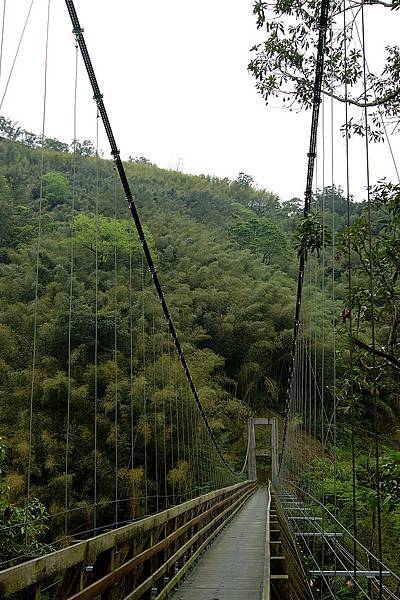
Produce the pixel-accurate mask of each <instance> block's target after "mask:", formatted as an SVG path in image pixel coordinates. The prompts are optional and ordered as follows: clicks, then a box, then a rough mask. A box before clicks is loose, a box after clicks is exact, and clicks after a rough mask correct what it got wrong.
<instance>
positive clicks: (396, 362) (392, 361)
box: [351, 337, 400, 371]
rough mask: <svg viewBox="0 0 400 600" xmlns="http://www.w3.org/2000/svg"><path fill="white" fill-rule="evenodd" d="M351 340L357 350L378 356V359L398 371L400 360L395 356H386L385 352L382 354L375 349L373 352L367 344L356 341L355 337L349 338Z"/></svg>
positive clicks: (381, 351)
mask: <svg viewBox="0 0 400 600" xmlns="http://www.w3.org/2000/svg"><path fill="white" fill-rule="evenodd" d="M351 340H352V342H353V343H354V345H355V346H358V347H359V348H362V349H363V350H366V351H367V352H369V354H375V355H376V356H379V357H380V358H384V359H385V360H386V361H387V362H389V363H390V364H391V365H392V366H393V367H395V368H396V369H398V370H399V371H400V360H398V359H397V358H396V357H395V356H392V355H391V354H387V353H386V352H383V350H377V349H376V348H375V350H374V349H373V348H371V346H368V344H365V343H364V342H362V341H361V340H358V339H357V338H355V337H351Z"/></svg>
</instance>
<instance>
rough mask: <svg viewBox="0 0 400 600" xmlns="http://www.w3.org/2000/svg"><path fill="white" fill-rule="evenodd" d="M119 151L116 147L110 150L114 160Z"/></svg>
mask: <svg viewBox="0 0 400 600" xmlns="http://www.w3.org/2000/svg"><path fill="white" fill-rule="evenodd" d="M120 154H121V153H120V151H119V150H118V148H115V150H111V155H112V156H113V157H114V160H116V159H117V158H118V157H119V155H120Z"/></svg>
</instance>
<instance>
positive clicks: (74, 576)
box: [0, 0, 400, 600]
mask: <svg viewBox="0 0 400 600" xmlns="http://www.w3.org/2000/svg"><path fill="white" fill-rule="evenodd" d="M32 4H33V3H32ZM65 5H66V8H67V14H68V15H69V17H70V20H71V23H72V28H73V35H74V39H75V44H76V46H75V47H76V55H75V56H76V68H75V72H76V73H77V71H78V61H79V60H82V61H83V64H84V67H85V70H86V73H87V76H88V78H89V82H90V85H91V89H92V92H93V98H94V101H95V103H96V110H97V119H96V124H97V140H96V153H95V158H94V160H95V161H96V165H97V178H98V177H99V168H98V165H99V161H100V158H99V122H100V121H101V122H102V124H103V126H104V131H105V134H106V137H107V140H108V142H109V145H110V149H111V154H112V157H113V164H114V169H115V171H114V173H113V174H112V175H111V177H110V178H111V180H112V193H111V196H113V198H114V206H113V207H112V209H113V210H114V214H115V215H118V214H120V211H121V209H120V208H119V207H118V204H117V198H118V194H119V189H120V188H119V187H118V185H119V184H120V185H121V186H122V189H123V192H124V196H125V198H126V202H127V208H128V211H130V214H131V217H132V228H131V230H130V232H129V233H133V232H134V231H133V230H134V229H135V230H136V234H137V236H138V239H139V242H140V248H141V251H142V252H141V259H140V263H139V266H138V265H137V264H136V263H135V260H134V254H133V249H131V250H130V255H129V261H128V263H127V264H126V265H124V272H123V274H122V275H121V273H120V274H119V275H118V270H117V245H116V244H115V250H114V260H115V273H116V275H115V276H116V281H115V290H116V291H115V301H116V303H117V301H118V299H117V294H118V289H117V288H118V286H117V283H118V281H117V278H118V276H120V277H122V276H124V277H125V278H126V279H127V280H128V286H129V298H128V302H127V311H126V315H125V317H126V319H127V321H128V325H129V327H128V329H129V336H128V339H121V338H120V337H119V335H118V326H119V321H118V319H117V317H115V318H114V321H113V322H112V324H111V330H112V331H111V334H110V335H109V338H110V339H111V344H112V345H113V350H112V360H111V361H110V362H109V365H108V368H109V370H110V372H111V378H112V379H113V387H112V389H111V393H110V395H111V397H110V398H109V405H110V407H111V408H109V409H108V410H109V412H111V413H112V414H113V419H114V430H113V436H112V439H111V442H110V440H108V443H109V446H108V447H112V448H113V451H114V455H113V458H114V463H115V474H114V476H115V477H114V480H113V481H112V482H111V483H110V482H108V481H107V482H106V481H105V476H104V473H102V463H101V448H102V440H101V435H102V425H101V411H100V404H99V394H100V388H101V386H102V385H103V383H102V377H103V375H102V373H101V371H100V367H101V365H100V361H99V358H100V352H101V351H100V350H99V348H100V345H101V344H105V341H104V339H103V340H100V333H99V332H100V319H101V315H100V312H99V306H100V303H101V297H100V296H101V291H100V281H99V271H100V261H101V260H102V258H101V249H100V247H99V225H98V222H97V225H96V227H95V229H94V231H93V232H92V233H93V235H94V239H92V240H91V242H92V248H91V250H92V251H93V252H94V254H95V269H94V280H93V283H94V295H93V298H94V302H93V307H92V312H91V316H92V317H93V315H94V323H93V319H92V324H93V328H94V340H93V370H92V371H91V375H92V380H93V381H92V384H91V385H92V386H93V403H92V405H91V410H92V413H93V414H92V417H93V444H94V447H93V453H92V455H91V456H92V458H93V465H92V470H93V489H92V490H90V494H89V493H88V490H87V489H85V486H84V485H83V486H82V484H81V486H80V487H79V488H78V487H77V486H76V483H75V481H74V477H73V474H74V473H75V474H76V473H78V472H82V473H83V475H82V477H81V479H82V480H83V481H85V477H84V472H85V468H86V465H83V466H82V467H81V466H80V465H77V464H76V463H75V460H74V455H73V450H72V447H73V441H72V438H73V436H76V433H74V431H73V426H74V427H76V426H77V422H78V421H79V415H77V414H74V390H73V381H74V378H75V379H76V370H77V368H78V367H77V361H76V360H75V361H74V360H73V347H74V341H73V337H74V335H76V332H74V331H73V325H72V322H73V311H74V298H75V295H76V294H77V293H78V290H77V289H75V287H76V279H75V273H74V268H75V255H74V225H73V219H74V217H75V216H76V208H75V205H74V201H75V197H76V180H77V176H78V173H77V170H78V168H79V167H78V165H77V162H76V161H75V160H74V156H75V154H76V147H75V146H76V139H77V132H76V113H77V75H76V79H75V105H74V111H75V112H74V114H75V131H74V148H73V151H72V182H73V192H72V208H71V223H72V224H71V226H70V239H69V241H70V246H69V247H70V274H69V275H70V277H69V284H68V287H69V291H68V294H69V295H68V319H67V322H68V324H67V327H66V336H67V341H68V344H67V345H68V361H67V384H68V385H67V412H66V433H65V444H64V445H63V452H64V456H63V459H64V463H65V468H64V477H63V480H62V482H61V486H62V490H63V496H64V506H62V507H58V509H57V510H53V511H52V512H51V513H50V514H49V515H47V514H46V515H44V516H43V518H42V520H43V523H46V526H48V527H49V531H50V534H54V539H47V542H46V544H43V545H42V546H40V547H39V546H37V547H36V548H33V549H32V548H31V547H30V546H29V544H28V537H29V536H30V535H31V532H30V530H29V522H30V521H29V518H30V515H28V513H27V514H26V515H25V521H24V523H23V525H22V527H24V526H25V529H24V535H26V542H27V545H26V547H27V551H26V553H25V554H24V555H18V556H15V557H12V558H10V559H7V560H6V561H4V562H3V563H2V564H1V569H2V570H1V571H0V595H1V598H13V599H22V598H23V599H27V600H28V599H30V598H32V599H35V600H39V599H46V600H47V599H51V598H55V599H64V598H65V599H67V598H69V599H70V600H72V599H74V600H78V599H79V600H89V599H98V598H102V599H105V598H110V599H111V598H115V599H116V598H121V599H122V598H124V599H126V600H127V599H136V598H157V599H159V600H161V599H162V598H167V597H168V598H171V597H173V598H177V599H179V600H186V599H187V600H225V599H227V598H233V599H234V598H237V599H238V600H239V599H242V600H246V599H249V600H250V599H252V600H254V599H256V598H260V599H261V598H262V599H263V600H270V599H289V598H293V599H299V600H301V599H303V600H307V599H310V600H311V599H313V598H315V599H316V598H320V599H322V598H330V597H332V598H337V597H340V598H342V597H343V598H345V597H346V598H351V597H354V598H378V599H380V600H382V599H389V598H393V599H395V598H400V592H399V590H400V577H399V576H398V575H397V574H396V573H394V572H393V570H392V569H391V568H390V567H389V566H387V565H386V563H385V561H384V558H383V551H382V539H381V528H382V526H383V523H382V520H383V514H382V507H381V498H380V481H379V448H378V446H377V444H378V435H377V432H373V439H374V441H375V443H376V457H377V477H378V481H377V488H376V498H375V500H376V510H377V513H376V514H377V519H378V524H377V528H378V529H377V534H376V535H377V538H378V543H377V544H375V543H373V544H370V545H368V544H366V543H365V541H362V540H360V539H359V538H358V536H357V512H358V508H357V498H356V492H357V489H356V475H355V469H356V455H355V453H356V450H355V445H354V431H355V420H356V417H355V415H354V414H352V412H351V414H350V418H351V423H350V435H351V436H352V438H353V445H352V451H353V455H352V458H353V464H352V467H353V481H352V500H353V505H352V509H351V510H352V512H353V519H352V520H351V519H350V523H351V521H352V523H351V524H350V525H349V524H348V523H347V524H346V523H344V522H343V519H342V517H341V513H340V497H341V479H340V473H339V472H338V459H337V438H338V433H340V430H339V425H338V421H337V404H338V401H337V398H336V397H335V396H334V395H333V398H330V401H329V402H328V400H327V398H326V394H325V384H324V381H321V379H320V377H321V374H320V372H319V371H318V366H317V365H316V362H315V359H314V355H313V348H314V345H315V343H316V336H317V335H322V336H326V337H327V338H328V337H329V336H331V337H330V338H329V339H330V340H331V343H332V345H333V352H332V356H333V361H335V356H336V354H335V347H334V344H335V321H336V320H337V318H338V316H337V314H336V312H337V305H335V304H333V309H332V310H333V314H332V315H329V316H328V320H329V322H330V323H331V324H332V323H333V334H332V332H329V333H328V331H327V330H324V329H323V327H322V333H321V324H318V328H317V330H315V331H314V330H313V323H311V321H310V322H309V323H308V322H306V321H305V320H304V319H303V317H302V305H303V303H304V302H308V303H309V304H312V302H314V299H313V297H312V291H311V288H312V282H313V277H314V276H315V274H316V273H317V270H318V269H321V267H322V270H324V269H326V270H327V271H328V270H329V269H331V270H332V268H333V275H331V276H332V281H333V284H334V282H335V273H334V266H333V267H332V265H334V256H333V257H332V262H329V264H328V256H327V254H325V252H323V261H322V263H321V262H318V261H317V260H316V259H315V260H314V262H312V261H311V260H308V259H307V251H306V250H305V249H304V248H303V250H302V251H300V252H299V270H298V278H297V298H296V307H295V316H294V327H293V338H292V348H291V358H290V365H289V369H288V371H289V372H288V386H287V397H286V412H285V414H284V415H283V416H280V415H279V414H276V413H274V412H273V411H272V410H269V409H268V408H267V406H268V402H266V408H265V411H264V414H262V415H252V416H249V417H247V416H246V419H247V420H246V422H244V423H242V424H241V426H244V430H245V431H246V434H245V435H244V440H245V442H244V446H245V447H246V452H245V455H244V460H243V461H242V462H241V464H239V462H240V461H239V460H236V459H234V460H232V456H235V453H234V452H230V448H229V447H228V446H229V444H227V443H224V444H221V442H220V440H219V437H218V435H217V434H216V433H215V431H214V429H213V427H212V425H211V421H210V419H209V417H208V414H207V410H206V408H205V405H204V403H203V401H202V398H201V393H200V392H199V391H198V388H197V387H196V381H195V380H196V378H195V376H194V375H193V373H194V372H195V368H194V367H191V365H190V364H189V361H188V360H187V359H186V352H185V344H183V343H182V342H181V340H180V338H179V336H178V333H177V329H176V327H175V320H174V314H175V313H174V307H173V306H170V305H169V303H168V302H167V298H166V295H165V294H164V287H163V284H162V276H161V275H160V276H159V274H158V271H157V269H156V266H155V265H156V261H155V258H154V252H153V250H152V247H151V243H150V242H149V241H148V238H147V235H146V229H145V227H144V226H143V225H142V221H141V219H140V217H139V212H138V209H137V205H136V201H135V196H134V194H133V193H132V189H131V185H130V182H129V181H128V177H127V174H126V170H125V166H124V163H123V161H122V159H121V155H120V151H119V148H118V145H117V142H116V138H115V137H114V131H113V128H112V125H111V122H110V119H109V117H108V113H107V110H106V105H105V101H104V99H103V95H102V93H101V90H100V87H99V84H98V80H97V78H96V74H95V68H94V64H93V63H92V59H91V56H90V53H89V50H88V46H87V45H86V40H85V33H84V29H83V28H82V26H81V24H80V21H79V18H78V15H77V12H76V9H75V5H74V2H73V1H72V0H66V1H65ZM48 7H49V9H48V14H47V19H48V20H47V36H48V32H49V22H50V1H49V3H48ZM4 8H5V3H4ZM31 9H32V5H31V6H30V9H29V12H28V17H27V18H29V14H30V11H31ZM318 10H319V11H320V14H319V38H318V46H317V47H316V48H315V53H316V63H315V64H316V67H315V79H314V87H313V98H312V106H313V110H312V120H311V135H310V143H309V148H308V154H307V156H308V168H307V181H306V194H305V206H304V216H305V217H307V216H308V215H309V213H310V211H311V209H312V204H313V184H314V179H315V164H316V155H317V144H318V128H319V122H320V107H321V104H322V80H323V73H324V56H325V46H326V36H327V24H328V15H329V10H330V6H329V0H322V2H321V4H320V5H319V9H318ZM345 12H346V10H344V13H345ZM25 26H26V23H25ZM25 26H24V30H25ZM344 27H345V28H346V23H345V24H344ZM3 29H4V13H3ZM23 33H24V32H22V36H21V40H22V37H23ZM47 61H48V37H47V40H46V56H45V65H46V66H45V81H44V97H43V129H42V136H41V140H42V153H41V163H40V181H41V184H40V193H39V205H38V221H39V227H38V239H37V255H36V267H35V285H34V287H35V298H34V319H33V350H32V355H33V356H32V369H31V377H32V379H31V395H30V398H29V409H28V413H29V420H28V421H29V427H28V442H29V443H28V453H27V461H26V462H27V493H26V498H27V500H28V501H29V500H30V499H32V498H33V497H34V495H35V478H36V477H37V474H36V473H35V470H34V468H33V455H34V452H35V439H36V438H37V437H38V436H40V435H41V430H40V427H41V424H40V423H38V422H37V421H35V410H36V408H35V407H36V405H37V402H39V398H38V395H39V394H38V387H37V380H38V378H39V377H40V374H39V373H38V369H39V368H38V361H39V354H40V347H39V345H38V343H37V341H38V335H39V328H40V324H41V316H40V311H43V306H41V303H40V277H41V269H40V257H41V244H42V238H41V235H42V232H41V224H40V223H41V219H42V218H43V213H42V210H43V206H42V201H41V199H42V197H43V178H44V161H45V153H44V140H45V126H46V102H47V98H46V90H47V71H46V68H47ZM14 64H15V61H14ZM14 64H13V67H12V68H14ZM7 85H8V83H7ZM3 99H4V98H3ZM346 106H347V105H346ZM366 119H367V114H366ZM366 148H367V149H366V151H367V152H368V143H367V147H366ZM346 152H349V148H348V136H347V135H346ZM332 160H333V158H332ZM117 178H118V179H117ZM118 180H119V183H118ZM98 188H99V181H98V179H97V181H96V185H95V196H96V190H97V196H96V204H95V214H96V218H97V217H98V210H99V205H98ZM368 189H369V184H368ZM347 198H348V202H350V194H349V190H347ZM136 234H135V235H136ZM89 235H90V232H89ZM311 265H314V267H313V268H314V271H313V269H312V268H311ZM121 270H122V269H121ZM349 271H350V272H351V261H350V260H349ZM318 272H319V271H318ZM323 273H324V271H323ZM324 276H325V275H324V274H323V277H324ZM135 278H136V281H137V280H139V281H140V285H139V288H138V289H136V288H135V287H134V286H135V282H134V279H135ZM333 288H334V285H333ZM332 293H334V289H333V292H332ZM134 294H137V295H138V297H140V298H141V310H140V311H139V312H138V311H136V305H135V308H134V307H133V295H134ZM371 296H372V297H373V294H371ZM135 311H136V312H135ZM326 312H329V308H328V307H327V309H326ZM137 340H139V342H137ZM140 340H141V341H140ZM135 345H138V346H139V351H138V354H136V348H135ZM122 347H123V348H124V350H126V349H128V352H127V354H128V356H129V360H128V363H127V364H123V360H122V358H121V356H120V351H121V348H122ZM78 362H79V361H78ZM134 369H135V370H137V371H139V372H141V374H142V375H141V379H140V381H139V383H137V380H136V388H135V386H134V385H133V379H134ZM123 372H124V375H122V373H123ZM323 374H324V371H323V370H322V377H323ZM123 377H124V378H125V379H126V380H127V381H128V384H127V385H126V386H125V387H126V389H127V390H129V391H125V392H124V393H125V395H126V397H125V399H124V401H122V394H123V392H122V391H121V389H122V387H123V385H125V383H124V384H122V383H121V380H122V378H123ZM125 379H124V381H125ZM136 397H139V398H140V399H141V402H142V405H141V410H140V411H139V413H138V412H137V411H136V408H135V399H136ZM353 409H354V406H352V407H351V410H353ZM348 431H349V430H348V429H347V430H346V434H347V433H348ZM78 435H79V434H78ZM75 443H76V440H75ZM321 457H322V460H321V462H320V464H319V467H318V461H315V459H319V458H321ZM310 464H313V465H315V464H317V467H316V469H319V470H314V471H313V472H311V471H310V470H307V466H308V465H310ZM327 464H329V465H330V468H331V471H332V473H333V482H334V485H333V487H332V486H331V485H330V484H329V485H328V482H327V481H328V478H327V473H326V472H325V471H326V469H327V466H326V465H327ZM122 470H123V476H124V478H121V471H122ZM313 478H314V479H315V480H316V481H318V482H319V488H318V489H319V492H320V493H319V495H318V493H317V491H315V489H316V488H315V487H314V486H313V485H312V484H313V481H312V480H313ZM331 479H332V478H331ZM331 479H330V481H331ZM106 484H107V485H108V486H110V485H111V487H112V486H114V491H115V494H114V500H113V501H109V500H105V499H103V497H102V486H105V485H106ZM88 495H91V501H90V502H89V501H88ZM39 521H40V519H39ZM49 523H50V525H49ZM13 527H19V528H21V524H18V526H17V525H7V526H4V527H2V529H1V530H0V541H1V535H2V534H3V535H4V533H5V529H12V528H13ZM60 532H62V533H60ZM340 590H342V591H341V592H340ZM343 590H345V592H347V593H348V594H349V595H347V596H345V595H340V593H343Z"/></svg>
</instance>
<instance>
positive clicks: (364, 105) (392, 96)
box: [322, 88, 400, 108]
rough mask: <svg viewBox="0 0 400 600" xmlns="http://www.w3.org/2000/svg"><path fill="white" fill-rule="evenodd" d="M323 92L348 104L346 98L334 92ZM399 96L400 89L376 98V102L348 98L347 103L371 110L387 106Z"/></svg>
mask: <svg viewBox="0 0 400 600" xmlns="http://www.w3.org/2000/svg"><path fill="white" fill-rule="evenodd" d="M322 92H323V94H325V95H326V96H329V97H330V98H333V99H334V100H338V101H339V102H346V99H345V98H343V97H342V96H337V95H336V94H333V93H332V92H328V90H322ZM399 95H400V88H397V90H394V91H393V92H390V93H389V94H386V96H382V98H376V100H373V101H372V102H359V101H358V100H352V99H351V98H347V102H348V103H349V104H353V105H354V106H359V107H360V108H371V107H373V106H381V104H386V103H387V102H390V101H391V100H395V99H396V98H397V96H399Z"/></svg>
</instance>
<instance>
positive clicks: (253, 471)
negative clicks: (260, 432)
mask: <svg viewBox="0 0 400 600" xmlns="http://www.w3.org/2000/svg"><path fill="white" fill-rule="evenodd" d="M256 425H262V426H266V427H268V428H270V432H271V443H270V450H269V449H266V448H257V443H256V431H255V427H256ZM248 436H249V458H248V478H249V479H250V480H254V479H257V457H270V458H271V479H272V481H274V480H275V479H276V477H277V475H278V464H279V462H278V460H279V453H278V422H277V418H276V417H268V418H257V417H249V419H248Z"/></svg>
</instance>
